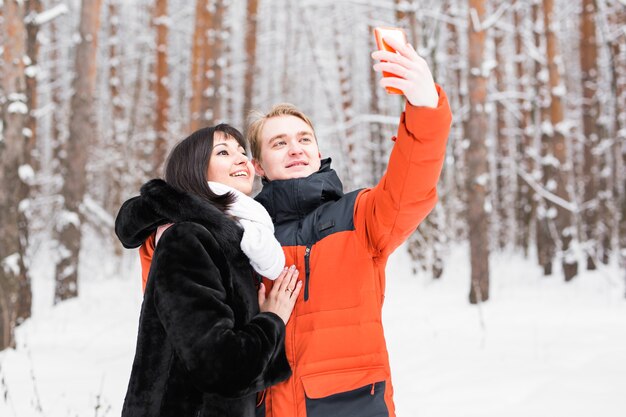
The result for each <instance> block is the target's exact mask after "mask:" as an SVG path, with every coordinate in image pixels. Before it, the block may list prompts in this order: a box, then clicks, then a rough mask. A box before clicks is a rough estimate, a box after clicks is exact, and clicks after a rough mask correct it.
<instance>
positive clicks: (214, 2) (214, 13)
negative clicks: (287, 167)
mask: <svg viewBox="0 0 626 417" xmlns="http://www.w3.org/2000/svg"><path fill="white" fill-rule="evenodd" d="M0 4H1V5H0V18H1V19H2V28H3V30H2V33H1V34H0V36H1V37H2V39H3V41H2V59H1V60H0V78H1V81H2V82H1V86H2V88H1V91H0V98H1V101H0V103H2V125H1V129H0V179H1V180H2V181H1V183H2V187H3V192H2V193H1V194H0V206H1V208H2V209H1V211H0V216H1V218H2V222H1V223H0V228H1V232H2V233H1V234H0V240H1V242H2V244H1V245H0V263H1V264H2V268H0V290H1V291H0V301H1V302H0V312H1V313H2V323H0V326H2V327H0V330H2V331H1V332H0V333H2V337H3V339H2V344H1V346H0V347H4V346H10V345H11V337H10V334H11V329H12V328H13V326H15V325H16V324H17V323H18V322H19V320H18V318H19V317H22V318H26V317H28V314H29V311H30V310H29V309H30V304H29V291H30V290H29V276H30V275H29V263H30V262H29V259H32V258H36V257H37V256H41V255H40V254H41V253H48V252H45V251H42V250H41V249H42V248H48V249H49V250H50V251H51V252H52V253H54V254H55V264H56V267H55V271H54V273H53V274H51V275H54V276H55V278H54V279H55V280H56V283H57V284H56V296H55V299H56V300H57V301H61V300H63V299H67V298H71V297H74V296H76V295H77V294H79V283H80V280H81V279H88V278H89V271H86V270H85V268H84V267H81V265H85V264H84V261H81V260H80V257H79V254H80V249H81V246H83V245H84V244H85V243H84V241H83V239H82V236H83V235H84V233H85V232H88V233H90V234H95V235H96V236H97V239H99V242H100V243H99V244H100V245H102V250H103V251H113V248H116V250H117V256H118V257H121V253H122V252H121V250H120V248H119V245H117V244H116V243H115V239H114V237H113V236H112V222H113V219H114V216H115V214H116V211H117V208H118V207H119V205H120V203H121V201H123V200H124V199H125V198H128V197H129V196H131V195H133V194H134V193H136V192H137V190H138V187H139V185H140V184H141V183H142V182H143V181H145V180H146V179H147V178H149V177H151V176H158V175H160V173H161V169H162V164H163V159H164V156H165V154H166V153H167V151H168V150H169V149H170V147H171V146H172V145H173V144H174V143H175V142H176V141H177V140H179V139H181V138H183V137H184V136H186V135H187V134H188V133H189V132H190V131H191V130H193V129H197V128H198V127H200V126H203V125H206V124H214V123H218V122H221V121H226V122H230V123H232V124H234V125H236V126H239V127H241V128H244V123H245V117H246V116H247V113H248V111H249V109H251V108H258V109H261V110H264V109H267V108H268V107H269V106H270V105H271V104H273V103H276V102H283V101H290V102H293V103H295V104H296V105H298V106H299V107H301V108H302V109H303V110H304V111H305V112H307V113H309V114H310V115H311V116H312V118H313V120H314V121H315V123H316V130H317V134H318V137H319V140H320V146H321V151H322V154H323V155H324V156H327V155H328V156H332V157H333V161H334V162H333V164H334V166H335V169H336V170H337V171H338V172H339V173H340V175H341V176H342V178H343V179H344V183H345V185H346V188H353V187H364V186H370V185H373V184H375V182H376V181H377V179H378V178H380V176H381V175H382V172H384V169H385V164H386V160H387V157H388V154H389V151H390V149H391V147H392V142H391V141H390V140H389V138H390V137H391V136H392V135H393V134H394V132H395V129H396V126H397V120H398V115H399V114H400V113H401V111H402V106H403V103H402V100H400V99H399V98H398V97H394V96H388V95H386V94H384V92H383V91H382V90H381V89H380V88H379V87H378V86H377V85H376V83H377V81H378V80H377V76H376V75H375V74H374V73H372V71H371V68H370V66H371V60H370V58H369V52H370V51H371V50H372V49H373V48H374V41H373V38H372V35H371V30H372V28H373V27H374V26H377V25H398V26H401V27H404V28H405V30H406V32H407V35H408V37H409V39H411V40H412V42H413V43H414V44H415V46H416V48H417V50H418V52H419V53H421V54H422V55H423V56H424V57H426V59H427V60H428V61H429V63H430V65H431V68H432V70H433V73H434V76H435V79H436V81H437V82H439V83H440V84H441V85H442V86H443V87H444V88H445V90H446V92H447V94H448V97H449V100H450V102H451V105H452V109H453V112H454V124H453V126H452V131H451V136H450V138H449V146H448V155H447V159H446V164H445V166H444V171H443V173H442V177H441V182H440V186H439V194H440V201H441V202H440V205H439V206H438V207H437V209H436V210H435V212H434V213H433V214H432V215H431V216H430V217H429V218H428V220H427V221H426V222H425V223H424V224H423V226H422V227H420V229H419V230H418V231H417V232H416V233H415V235H414V236H413V237H411V240H410V243H409V252H410V254H411V256H412V258H413V259H414V261H415V269H416V270H417V269H424V270H427V271H428V272H429V273H431V274H432V275H433V277H438V276H440V275H441V270H442V268H445V267H446V265H445V256H444V255H445V253H446V252H447V250H448V248H449V247H450V245H453V244H465V243H468V244H469V246H470V252H471V258H472V259H471V265H472V273H471V276H468V277H467V280H468V281H467V282H468V292H469V293H470V301H471V302H479V301H485V300H487V299H488V295H489V293H488V279H489V254H490V253H501V252H511V251H516V252H517V251H518V252H522V253H524V254H526V256H528V257H531V258H533V259H536V260H537V262H538V263H539V264H540V265H542V266H543V269H544V272H545V274H546V275H557V276H562V277H563V278H564V279H567V280H570V279H574V278H575V276H576V274H577V265H578V264H579V263H580V265H581V267H587V268H602V267H603V265H604V264H605V263H607V262H610V261H611V259H619V260H620V262H622V265H623V268H624V270H625V271H626V168H625V167H626V47H625V45H626V32H625V31H624V27H625V26H626V6H625V5H624V2H623V1H619V0H599V1H590V0H575V1H566V0H541V1H539V0H516V1H514V2H507V1H500V0H446V1H438V0H437V1H436V0H422V1H419V2H418V1H396V0H386V1H369V0H368V1H342V2H330V1H324V0H323V1H317V2H297V1H292V0H276V1H272V2H269V1H262V0H260V1H251V0H197V1H196V2H192V3H190V2H184V1H181V0H169V1H166V0H134V1H128V2H121V1H119V0H104V2H103V1H102V0H82V1H78V0H72V1H69V2H60V1H56V0H40V1H34V0H29V1H26V2H17V1H14V0H5V1H4V2H2V3H0ZM29 189H30V194H29ZM624 278H625V279H626V272H625V277H624ZM18 292H19V296H18V295H17V294H18ZM18 301H19V303H18ZM18 304H20V305H21V307H19V306H18Z"/></svg>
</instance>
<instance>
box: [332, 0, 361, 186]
mask: <svg viewBox="0 0 626 417" xmlns="http://www.w3.org/2000/svg"><path fill="white" fill-rule="evenodd" d="M333 19H334V21H335V24H334V25H333V31H334V34H333V42H334V45H333V49H334V53H335V62H336V63H337V72H338V74H337V75H338V79H337V81H338V82H339V85H338V86H337V90H338V91H339V100H340V103H341V108H340V110H341V114H339V120H340V125H341V126H342V127H343V129H342V131H341V133H340V138H341V140H342V141H344V143H346V144H347V147H346V149H347V155H345V157H346V164H345V165H346V167H345V168H346V173H347V178H345V180H344V183H345V184H346V187H347V188H348V189H353V188H358V187H359V186H360V184H358V181H359V178H362V176H363V174H364V172H363V170H362V169H363V164H360V163H358V161H359V156H358V154H357V153H358V152H359V148H360V146H356V143H355V137H354V128H352V127H351V124H352V122H353V120H354V106H353V101H354V91H353V88H352V73H353V72H354V70H353V63H352V53H351V52H350V50H351V49H352V48H350V46H351V45H350V42H351V37H346V36H345V31H343V30H341V28H343V27H346V26H349V25H347V24H346V21H347V20H349V19H350V16H349V14H348V13H346V11H345V9H344V8H342V7H341V6H340V5H339V4H338V3H335V5H334V7H333Z"/></svg>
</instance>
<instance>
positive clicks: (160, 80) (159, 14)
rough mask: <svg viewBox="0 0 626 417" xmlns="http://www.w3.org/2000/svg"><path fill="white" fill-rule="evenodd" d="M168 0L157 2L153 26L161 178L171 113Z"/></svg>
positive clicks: (155, 165) (155, 163)
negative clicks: (154, 30) (168, 65)
mask: <svg viewBox="0 0 626 417" xmlns="http://www.w3.org/2000/svg"><path fill="white" fill-rule="evenodd" d="M168 25H169V24H168V16H167V0H156V4H155V9H154V20H153V26H154V27H155V29H156V45H157V48H156V65H155V82H154V84H153V88H154V97H155V100H156V102H155V106H156V109H155V110H156V115H155V119H154V132H155V134H156V140H155V143H154V151H153V153H152V157H153V160H152V169H153V175H154V176H159V175H158V173H160V172H161V168H162V166H163V163H164V162H165V155H166V154H167V139H168V128H167V122H168V112H169V100H170V94H169V88H168V81H167V79H168V68H167V49H168V47H167V32H168Z"/></svg>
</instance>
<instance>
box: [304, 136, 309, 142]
mask: <svg viewBox="0 0 626 417" xmlns="http://www.w3.org/2000/svg"><path fill="white" fill-rule="evenodd" d="M302 141H303V142H311V138H309V137H307V136H304V137H303V138H302Z"/></svg>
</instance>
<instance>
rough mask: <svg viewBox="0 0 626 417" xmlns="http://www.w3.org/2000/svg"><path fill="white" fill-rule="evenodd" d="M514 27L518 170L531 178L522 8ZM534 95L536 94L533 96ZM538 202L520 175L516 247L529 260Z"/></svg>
mask: <svg viewBox="0 0 626 417" xmlns="http://www.w3.org/2000/svg"><path fill="white" fill-rule="evenodd" d="M513 18H514V27H515V73H516V78H517V92H518V94H519V95H520V99H519V101H518V107H519V109H520V118H519V120H518V124H517V126H518V129H519V130H518V133H517V134H516V137H517V141H516V143H517V149H516V151H517V160H516V164H517V169H519V170H522V171H523V172H525V173H527V174H531V173H532V172H533V171H534V169H535V164H534V159H533V158H532V157H531V156H530V155H529V151H531V150H532V149H533V147H534V144H533V135H532V134H530V132H529V129H531V128H532V126H531V108H532V107H531V102H530V100H529V99H528V97H532V96H536V94H537V92H536V90H535V88H534V87H535V86H534V83H532V82H531V80H530V77H529V74H528V73H527V70H526V66H525V63H526V56H525V55H524V40H523V35H524V32H525V31H526V30H525V27H524V26H523V24H522V22H523V19H524V14H523V13H522V11H521V7H519V6H518V7H517V8H516V9H515V14H514V17H513ZM533 91H535V93H534V94H533ZM535 212H536V202H535V199H533V196H532V192H531V188H530V186H529V185H528V184H527V183H526V181H524V180H523V178H522V177H521V175H517V205H516V223H517V233H516V236H517V243H516V244H517V246H518V247H521V248H522V250H523V251H524V254H525V255H526V256H528V249H529V247H530V231H531V229H532V226H533V224H532V223H533V219H534V218H535Z"/></svg>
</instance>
